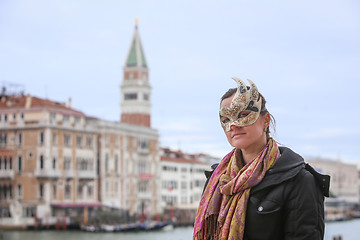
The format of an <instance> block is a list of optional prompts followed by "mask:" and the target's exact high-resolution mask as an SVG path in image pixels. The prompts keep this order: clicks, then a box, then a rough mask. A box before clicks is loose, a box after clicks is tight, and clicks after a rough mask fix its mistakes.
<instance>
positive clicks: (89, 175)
mask: <svg viewBox="0 0 360 240" xmlns="http://www.w3.org/2000/svg"><path fill="white" fill-rule="evenodd" d="M77 174H78V178H84V179H93V178H96V171H95V170H79V171H78V172H77Z"/></svg>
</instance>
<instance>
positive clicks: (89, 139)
mask: <svg viewBox="0 0 360 240" xmlns="http://www.w3.org/2000/svg"><path fill="white" fill-rule="evenodd" d="M86 146H87V148H92V146H93V138H92V136H87V138H86Z"/></svg>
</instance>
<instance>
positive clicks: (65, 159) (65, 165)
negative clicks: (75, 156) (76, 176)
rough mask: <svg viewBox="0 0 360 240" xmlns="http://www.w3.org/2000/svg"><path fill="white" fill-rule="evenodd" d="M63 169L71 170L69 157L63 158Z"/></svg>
mask: <svg viewBox="0 0 360 240" xmlns="http://www.w3.org/2000/svg"><path fill="white" fill-rule="evenodd" d="M64 169H65V170H70V169H71V157H64Z"/></svg>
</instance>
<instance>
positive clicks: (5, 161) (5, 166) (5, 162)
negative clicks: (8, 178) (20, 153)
mask: <svg viewBox="0 0 360 240" xmlns="http://www.w3.org/2000/svg"><path fill="white" fill-rule="evenodd" d="M4 169H7V159H6V156H5V157H4Z"/></svg>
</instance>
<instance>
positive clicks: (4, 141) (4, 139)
mask: <svg viewBox="0 0 360 240" xmlns="http://www.w3.org/2000/svg"><path fill="white" fill-rule="evenodd" d="M2 140H3V143H4V145H6V142H7V134H6V133H4V136H3V139H2Z"/></svg>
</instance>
